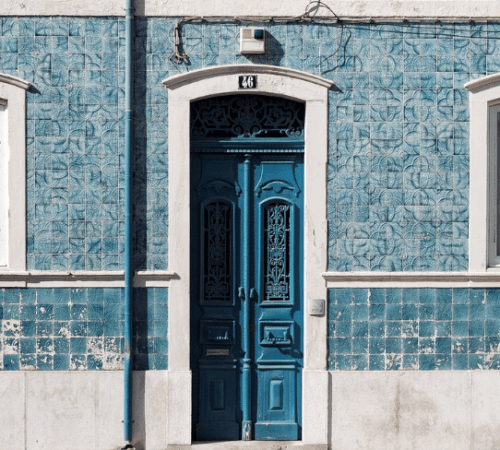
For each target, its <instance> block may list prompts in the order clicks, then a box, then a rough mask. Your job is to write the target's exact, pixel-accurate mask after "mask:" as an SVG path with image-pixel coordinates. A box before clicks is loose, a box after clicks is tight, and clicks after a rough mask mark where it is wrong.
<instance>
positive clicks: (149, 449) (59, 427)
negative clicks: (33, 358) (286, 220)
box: [0, 370, 500, 450]
mask: <svg viewBox="0 0 500 450" xmlns="http://www.w3.org/2000/svg"><path fill="white" fill-rule="evenodd" d="M328 375H329V383H330V388H329V389H328V391H329V392H324V394H323V395H324V398H328V401H329V403H330V414H329V428H330V436H329V441H330V448H331V449H332V450H392V449H394V450H447V449H450V450H462V449H464V450H465V449H467V450H498V449H500V401H499V400H500V383H499V381H500V373H499V372H494V371H479V370H478V371H457V372H453V371H449V372H444V371H443V372H329V374H328ZM167 377H168V372H165V371H148V372H135V373H134V389H135V390H134V441H133V445H134V446H135V447H136V448H137V449H142V450H164V449H166V448H167V445H168V436H167V423H166V421H167V406H168V398H167V397H168V395H167ZM309 388H311V389H312V387H311V386H309ZM306 398H307V395H306ZM0 404H1V405H2V407H1V408H0V423H1V424H2V427H1V432H0V448H2V449H6V450H18V449H19V450H21V449H22V450H35V449H36V450H45V449H47V450H49V449H50V450H91V449H92V450H111V449H117V448H120V447H122V446H124V444H125V443H124V442H123V424H122V415H123V373H122V372H0ZM178 426H185V427H189V423H186V424H178ZM186 448H187V446H186ZM195 448H196V447H195ZM211 448H212V447H211ZM216 448H217V444H214V446H213V449H216ZM234 448H238V447H234ZM266 448H267V446H266Z"/></svg>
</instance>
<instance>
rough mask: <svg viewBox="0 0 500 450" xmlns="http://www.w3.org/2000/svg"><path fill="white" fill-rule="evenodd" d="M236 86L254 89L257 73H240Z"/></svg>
mask: <svg viewBox="0 0 500 450" xmlns="http://www.w3.org/2000/svg"><path fill="white" fill-rule="evenodd" d="M238 86H239V88H240V89H255V88H256V87H257V75H240V76H239V78H238Z"/></svg>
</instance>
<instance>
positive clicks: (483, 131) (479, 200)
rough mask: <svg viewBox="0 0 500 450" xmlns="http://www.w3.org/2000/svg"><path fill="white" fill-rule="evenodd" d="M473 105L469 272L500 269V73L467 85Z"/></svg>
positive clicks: (471, 115)
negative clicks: (499, 117) (499, 120)
mask: <svg viewBox="0 0 500 450" xmlns="http://www.w3.org/2000/svg"><path fill="white" fill-rule="evenodd" d="M464 87H465V88H466V89H467V90H468V91H469V107H470V202H469V205H470V206H469V212H470V218H469V272H472V273H480V272H487V271H500V255H498V254H497V253H498V252H497V245H496V234H497V227H498V226H499V224H498V223H497V219H496V217H497V205H496V203H497V186H498V183H499V182H500V181H498V179H497V161H498V154H497V153H498V142H497V126H496V123H495V122H496V121H495V120H494V117H493V116H494V112H496V111H497V110H498V112H500V106H499V105H500V73H497V74H493V75H488V76H485V77H482V78H479V79H477V80H473V81H469V82H468V83H466V84H465V85H464Z"/></svg>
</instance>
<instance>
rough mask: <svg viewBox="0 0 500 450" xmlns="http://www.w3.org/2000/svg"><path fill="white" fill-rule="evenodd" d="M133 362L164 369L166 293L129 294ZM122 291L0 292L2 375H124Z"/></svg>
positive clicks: (161, 290) (159, 290) (157, 290)
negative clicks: (65, 372) (132, 305)
mask: <svg viewBox="0 0 500 450" xmlns="http://www.w3.org/2000/svg"><path fill="white" fill-rule="evenodd" d="M134 296H135V309H134V313H133V328H134V334H133V339H132V342H133V362H134V368H135V369H137V370H164V369H166V368H167V366H168V342H167V323H168V308H167V299H168V290H167V289H166V288H137V289H135V292H134ZM122 297H123V290H122V289H116V288H104V289H97V288H80V289H2V290H0V300H1V301H0V305H1V307H0V319H1V320H0V323H1V334H0V352H1V354H2V360H1V361H0V367H1V368H3V370H123V345H124V339H123V333H124V323H123V301H122Z"/></svg>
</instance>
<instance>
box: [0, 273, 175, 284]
mask: <svg viewBox="0 0 500 450" xmlns="http://www.w3.org/2000/svg"><path fill="white" fill-rule="evenodd" d="M177 278H178V276H177V275H176V273H175V272H172V271H168V270H161V271H137V272H135V276H134V286H135V287H168V286H169V285H170V281H171V280H172V279H177ZM124 286H125V272H124V271H123V270H112V271H80V270H78V271H72V272H69V271H45V270H32V271H26V272H1V271H0V287H39V288H64V287H73V288H77V287H124Z"/></svg>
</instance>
